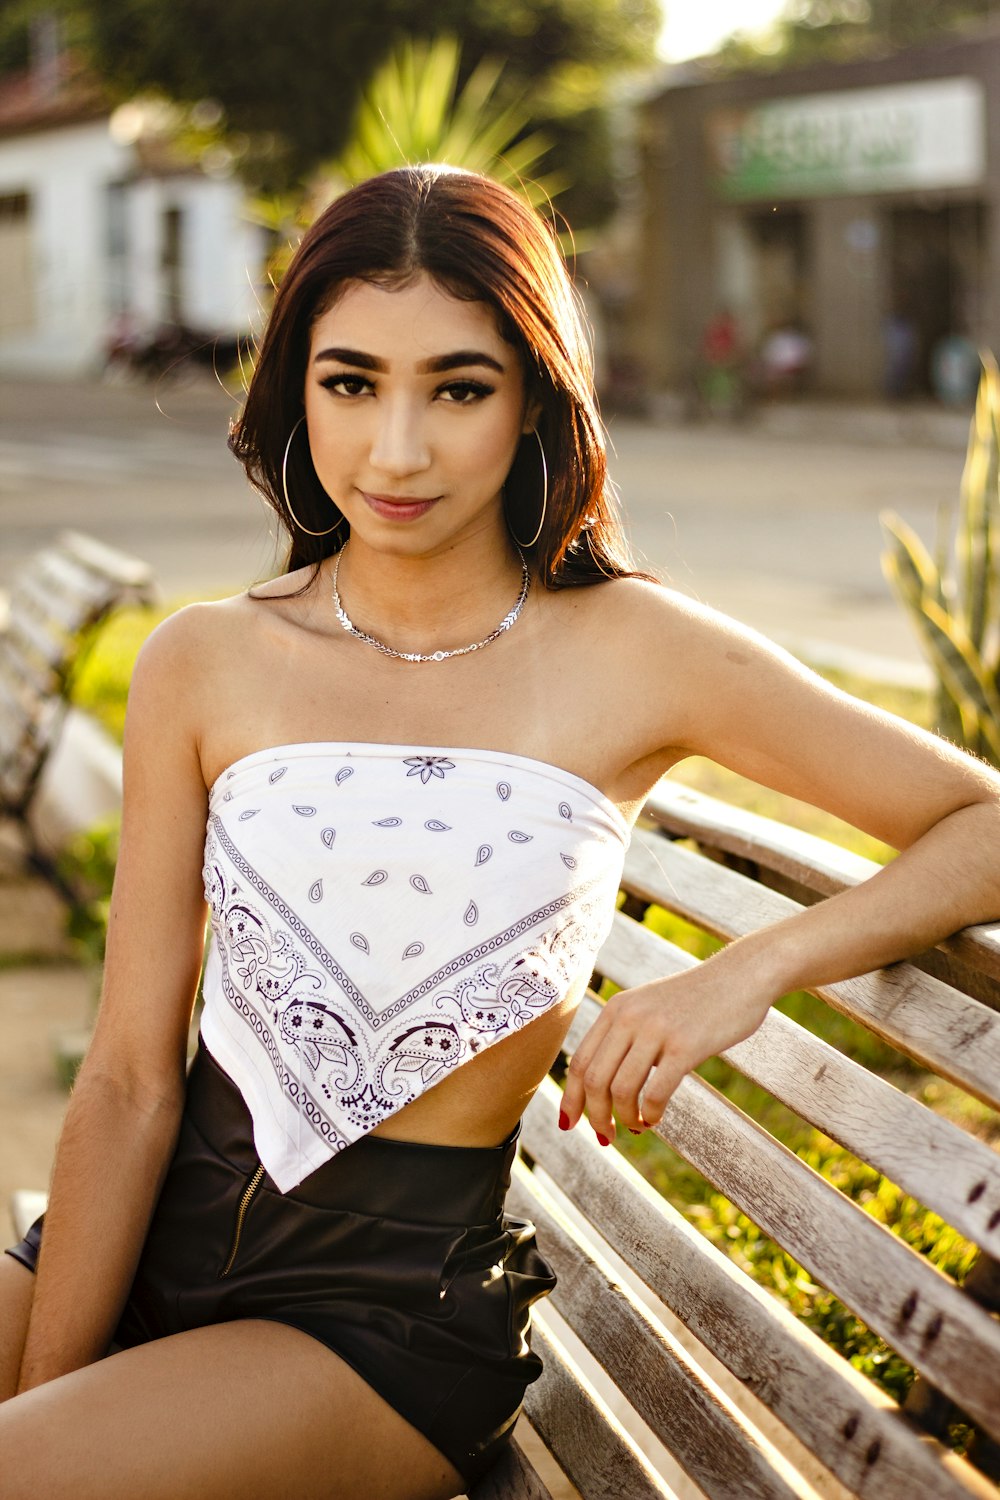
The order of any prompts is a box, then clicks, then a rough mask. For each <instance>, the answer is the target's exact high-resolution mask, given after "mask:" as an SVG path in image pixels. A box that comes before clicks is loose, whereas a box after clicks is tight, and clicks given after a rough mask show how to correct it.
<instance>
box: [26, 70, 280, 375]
mask: <svg viewBox="0 0 1000 1500" xmlns="http://www.w3.org/2000/svg"><path fill="white" fill-rule="evenodd" d="M113 123H120V122H115V117H114V116H113V115H112V113H111V111H110V110H109V108H108V106H107V105H106V104H105V103H104V102H103V101H102V100H101V99H100V97H99V95H98V94H97V92H96V90H95V89H94V88H93V87H92V86H91V85H88V84H86V83H81V82H79V81H74V80H73V79H72V78H70V79H66V78H63V79H59V77H58V76H57V74H56V73H54V72H53V71H52V70H49V72H48V73H46V72H45V71H43V70H39V69H37V68H36V69H35V70H34V71H33V72H32V73H31V74H26V75H21V76H18V77H16V78H7V79H0V373H2V374H6V375H46V376H49V375H54V376H60V375H62V376H73V375H80V374H85V373H89V372H92V371H95V370H97V369H100V368H101V366H102V364H103V361H104V354H105V349H106V346H107V342H108V337H109V333H110V331H111V329H112V328H113V327H114V326H115V325H116V324H118V323H120V322H121V320H122V319H123V317H125V318H128V319H129V320H131V321H132V322H133V323H134V324H135V325H136V326H137V327H138V328H139V329H140V330H152V329H154V328H155V327H157V326H158V325H160V324H163V323H182V324H184V325H186V326H188V327H191V328H195V329H198V330H199V331H204V332H205V333H207V334H213V335H224V336H225V335H234V334H245V333H247V332H248V331H249V330H250V329H252V328H253V327H255V326H256V325H257V323H258V321H259V320H258V295H259V288H260V286H261V284H262V277H263V264H264V258H265V253H266V242H265V235H264V232H263V231H262V230H261V229H260V228H259V227H258V226H256V225H254V224H251V223H250V222H249V221H248V220H247V219H246V217H245V213H244V197H243V193H242V190H241V188H240V185H239V183H238V181H237V180H236V179H235V178H234V177H223V178H212V177H209V176H206V175H204V174H203V173H201V172H199V171H197V170H194V169H192V168H191V167H187V166H178V164H177V163H176V162H170V161H169V160H168V161H161V162H159V163H158V164H156V165H154V164H153V163H152V162H151V160H150V153H149V152H148V151H147V150H144V149H143V147H142V143H141V138H140V139H138V140H128V139H126V138H123V135H124V133H123V132H122V131H121V130H120V129H115V128H113ZM133 134H134V132H133ZM159 155H160V156H161V157H162V156H163V153H162V152H160V153H159Z"/></svg>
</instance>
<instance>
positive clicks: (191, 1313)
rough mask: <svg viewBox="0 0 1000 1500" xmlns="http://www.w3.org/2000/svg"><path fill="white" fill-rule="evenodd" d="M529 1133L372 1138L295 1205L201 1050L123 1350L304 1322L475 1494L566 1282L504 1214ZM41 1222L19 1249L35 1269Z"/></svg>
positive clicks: (304, 1190)
mask: <svg viewBox="0 0 1000 1500" xmlns="http://www.w3.org/2000/svg"><path fill="white" fill-rule="evenodd" d="M519 1131H520V1126H519V1125H518V1127H517V1128H516V1129H515V1130H514V1131H513V1133H512V1134H511V1136H510V1137H509V1138H508V1139H507V1140H506V1141H504V1142H502V1143H501V1144H500V1145H499V1146H494V1147H478V1146H434V1145H424V1144H421V1143H418V1142H410V1141H395V1140H390V1139H388V1138H386V1137H384V1136H373V1135H367V1136H363V1137H362V1138H361V1140H359V1141H356V1142H355V1143H354V1144H353V1145H352V1146H349V1147H348V1148H347V1149H346V1150H345V1151H342V1152H341V1153H340V1154H339V1155H338V1156H335V1157H333V1158H331V1160H330V1161H328V1162H326V1163H325V1164H324V1165H323V1166H322V1167H320V1168H319V1169H318V1170H317V1171H315V1172H313V1173H312V1174H311V1175H310V1176H309V1177H307V1178H306V1179H305V1180H304V1181H303V1182H302V1183H300V1184H299V1186H298V1187H297V1188H293V1189H292V1191H291V1192H288V1193H284V1194H283V1193H279V1192H278V1190H277V1188H276V1187H275V1186H274V1184H273V1183H272V1181H271V1179H270V1178H269V1177H268V1176H267V1174H266V1173H265V1172H264V1169H263V1167H262V1166H261V1164H260V1162H259V1161H258V1158H257V1155H256V1153H255V1150H254V1145H253V1136H252V1131H251V1122H250V1115H249V1112H248V1110H247V1108H246V1105H245V1104H244V1102H243V1099H242V1096H241V1095H240V1093H239V1090H238V1089H237V1088H236V1086H235V1085H234V1084H233V1083H232V1081H231V1080H230V1078H229V1076H228V1075H227V1074H226V1073H225V1072H224V1071H223V1070H222V1068H220V1067H219V1065H218V1064H217V1063H216V1062H215V1061H214V1059H213V1058H212V1057H211V1055H210V1054H209V1053H208V1052H207V1051H206V1049H205V1048H204V1046H203V1045H202V1046H199V1049H198V1054H197V1056H196V1058H195V1061H194V1063H193V1065H192V1068H191V1073H190V1076H189V1079H188V1092H187V1101H186V1104H185V1108H184V1114H183V1118H182V1123H181V1129H180V1135H179V1137H178V1143H177V1149H176V1152H175V1154H174V1157H173V1160H172V1162H171V1165H170V1169H169V1171H168V1174H167V1177H166V1180H165V1182H164V1186H163V1191H162V1193H161V1195H160V1199H159V1202H158V1204H157V1207H156V1210H155V1212H154V1215H153V1218H152V1221H151V1223H150V1228H149V1233H148V1236H147V1239H146V1244H145V1248H144V1250H143V1253H142V1257H141V1259H140V1262H139V1266H138V1270H137V1272H136V1276H135V1281H134V1283H133V1285H132V1289H131V1292H130V1294H129V1298H128V1301H127V1303H126V1306H125V1311H124V1313H123V1315H122V1319H121V1322H120V1324H119V1327H118V1329H117V1332H116V1334H115V1342H116V1343H118V1344H120V1345H121V1346H122V1347H124V1348H128V1347H131V1346H132V1345H135V1344H140V1343H145V1342H147V1341H149V1340H150V1339H155V1338H162V1337H164V1336H165V1335H167V1334H172V1333H180V1332H182V1331H184V1330H185V1329H189V1328H199V1327H202V1326H204V1325H205V1324H209V1323H219V1322H225V1321H227V1320H228V1319H232V1318H265V1319H270V1320H273V1321H275V1322H279V1323H288V1324H290V1325H291V1326H292V1327H294V1328H300V1329H302V1330H303V1331H304V1332H305V1333H308V1334H311V1335H312V1337H313V1338H317V1339H319V1340H320V1341H321V1342H322V1343H324V1344H326V1345H327V1346H328V1348H330V1349H332V1350H334V1351H335V1353H337V1354H338V1355H340V1357H341V1358H342V1359H344V1360H346V1361H347V1363H348V1364H349V1365H351V1366H353V1368H354V1369H355V1370H357V1372H358V1373H359V1374H360V1375H361V1376H362V1377H363V1378H364V1379H365V1380H366V1381H367V1383H368V1384H369V1385H371V1386H372V1387H373V1388H374V1389H375V1390H376V1391H378V1393H379V1394H380V1395H381V1396H383V1397H384V1399H385V1400H386V1401H388V1402H389V1403H390V1405H391V1406H393V1407H394V1408H395V1410H396V1411H398V1412H399V1413H400V1414H401V1415H402V1416H403V1417H405V1418H406V1420H407V1421H408V1422H410V1423H412V1425H413V1426H414V1427H416V1428H417V1429H418V1430H419V1431H420V1432H422V1433H424V1435H425V1436H426V1437H427V1438H428V1439H429V1440H430V1442H432V1443H433V1444H434V1446H435V1447H436V1448H438V1449H439V1450H440V1451H441V1452H442V1453H443V1454H445V1456H446V1457H447V1458H448V1459H449V1460H450V1461H451V1463H453V1464H454V1466H455V1468H456V1469H458V1470H459V1472H460V1473H461V1474H462V1476H463V1478H464V1479H465V1481H466V1483H467V1485H471V1484H473V1483H474V1482H475V1481H476V1479H478V1478H479V1476H480V1475H481V1474H482V1473H483V1472H484V1471H485V1470H486V1469H487V1468H488V1467H489V1465H490V1464H491V1463H492V1462H493V1460H494V1459H495V1458H496V1456H497V1454H498V1452H499V1450H500V1448H501V1447H502V1446H503V1445H504V1443H505V1442H506V1441H507V1440H508V1438H509V1436H510V1432H511V1428H512V1427H513V1424H514V1421H515V1419H516V1417H517V1414H518V1410H519V1408H520V1405H521V1401H522V1398H523V1395H524V1389H525V1387H526V1386H527V1385H528V1384H529V1383H530V1382H531V1381H533V1380H536V1379H537V1378H538V1376H539V1374H540V1373H541V1361H540V1360H539V1358H538V1356H537V1355H535V1354H533V1353H532V1352H531V1350H530V1347H529V1343H528V1329H529V1309H530V1306H531V1303H532V1302H534V1301H535V1300H536V1299H537V1298H538V1297H541V1296H543V1295H545V1293H547V1292H549V1291H551V1289H552V1287H553V1286H554V1285H555V1277H554V1275H553V1274H552V1271H551V1269H550V1268H549V1266H548V1265H547V1264H546V1262H545V1261H544V1260H543V1259H542V1257H541V1255H539V1253H538V1251H537V1249H536V1248H535V1238H534V1226H533V1225H532V1224H530V1223H529V1222H528V1221H526V1220H524V1219H516V1218H512V1217H511V1216H509V1215H505V1214H504V1212H503V1203H504V1196H505V1194H506V1191H507V1187H508V1185H509V1181H510V1168H511V1162H512V1161H513V1158H514V1154H515V1151H516V1147H517V1136H518V1133H519ZM42 1224H43V1221H42V1220H41V1219H39V1220H38V1221H37V1223H35V1224H33V1225H32V1227H31V1229H30V1230H29V1231H28V1233H27V1235H26V1236H25V1238H24V1239H23V1240H22V1241H21V1243H20V1244H19V1245H17V1246H15V1247H14V1248H13V1249H12V1250H10V1251H8V1254H10V1255H13V1256H14V1257H15V1259H17V1260H19V1261H21V1262H22V1264H24V1265H26V1266H28V1267H29V1269H32V1270H33V1269H34V1266H35V1261H36V1258H37V1254H38V1247H39V1244H40V1241H41V1235H42Z"/></svg>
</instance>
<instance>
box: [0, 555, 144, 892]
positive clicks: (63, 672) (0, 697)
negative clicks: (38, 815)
mask: <svg viewBox="0 0 1000 1500" xmlns="http://www.w3.org/2000/svg"><path fill="white" fill-rule="evenodd" d="M154 597H155V595H154V589H153V583H152V573H151V570H150V568H149V567H148V565H147V564H146V563H144V562H140V561H139V560H138V559H137V558H134V557H128V556H126V554H125V553H123V552H118V551H117V550H116V549H114V548H112V547H108V546H105V545H104V543H102V542H97V541H95V540H94V539H93V538H92V537H87V536H82V535H81V534H80V533H79V532H74V531H67V532H64V533H63V534H62V535H61V536H59V537H58V539H57V540H56V541H55V542H54V543H53V545H52V546H50V547H46V548H45V549H44V550H43V551H41V552H39V553H37V554H36V555H35V556H34V557H33V558H32V559H31V560H30V561H29V563H28V564H27V565H26V567H25V568H24V569H23V570H22V572H21V573H20V575H19V576H18V578H17V579H16V580H15V582H14V585H13V587H12V589H11V593H10V599H9V603H8V607H7V610H6V618H5V619H4V620H3V622H2V628H0V812H2V813H3V814H4V815H5V816H6V817H9V818H13V819H14V820H16V822H17V823H18V824H19V825H20V827H21V829H22V832H23V834H24V839H25V850H26V854H27V857H28V859H29V861H30V862H31V863H32V864H33V865H35V867H36V868H38V869H39V870H41V872H42V873H43V874H44V875H45V876H46V878H47V879H50V880H52V881H53V882H54V883H55V884H56V885H57V886H59V888H60V889H63V882H62V881H61V880H60V878H59V876H58V873H57V871H56V869H55V866H54V864H53V861H52V860H51V858H50V857H49V856H48V855H47V854H46V853H45V852H44V851H43V850H42V849H41V848H40V847H39V845H38V842H37V840H36V839H35V837H34V835H33V833H32V830H31V826H30V823H29V810H30V808H31V803H32V800H33V798H34V796H35V793H36V791H37V789H38V783H39V779H40V777H41V774H42V771H43V770H44V768H45V764H46V761H47V760H48V757H49V755H50V754H51V752H52V750H53V748H54V746H55V744H56V741H57V739H58V737H59V733H60V730H61V728H62V723H63V719H64V717H65V713H66V709H67V706H68V703H69V695H70V691H71V688H72V685H73V682H74V679H75V676H76V673H77V672H78V670H79V668H80V665H81V662H82V661H83V659H84V656H85V655H86V652H87V650H88V649H89V647H90V645H91V644H92V643H93V640H94V638H95V636H96V633H97V627H98V626H99V625H100V624H101V622H102V621H103V620H104V619H105V617H106V616H107V615H108V614H109V613H110V611H111V610H112V609H115V608H116V607H117V606H119V605H122V604H151V603H152V602H153V599H154ZM63 893H64V894H68V893H67V892H66V891H65V890H64V892H63Z"/></svg>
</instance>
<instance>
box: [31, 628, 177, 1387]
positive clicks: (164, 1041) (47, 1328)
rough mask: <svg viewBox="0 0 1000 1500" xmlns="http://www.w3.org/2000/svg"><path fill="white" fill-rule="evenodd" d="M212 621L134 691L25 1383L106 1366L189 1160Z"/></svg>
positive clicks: (144, 659)
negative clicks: (146, 1253) (173, 1169)
mask: <svg viewBox="0 0 1000 1500" xmlns="http://www.w3.org/2000/svg"><path fill="white" fill-rule="evenodd" d="M204 623H205V617H204V615H203V614H202V612H201V609H199V608H195V609H190V610H184V611H181V612H180V613H179V614H177V615H173V616H171V617H170V618H169V619H167V620H166V621H164V623H163V624H162V625H161V626H159V627H158V629H157V630H156V631H155V632H154V633H153V635H151V636H150V638H149V640H148V641H147V642H146V644H145V646H144V647H143V650H142V652H141V653H140V656H139V660H138V661H137V662H136V667H135V671H134V674H133V677H132V683H131V686H130V689H129V702H128V714H127V718H126V725H125V745H124V801H123V809H122V836H121V848H120V854H119V859H118V865H117V869H116V873H115V880H114V888H113V892H112V897H111V908H110V916H109V921H108V941H107V954H106V961H105V970H104V984H103V989H102V995H101V1005H100V1009H99V1012H98V1017H97V1024H96V1027H95V1031H94V1036H93V1040H92V1042H91V1045H90V1048H89V1050H88V1052H87V1056H86V1058H85V1060H84V1062H83V1065H82V1067H81V1069H80V1072H79V1075H78V1078H77V1082H76V1085H75V1087H74V1089H73V1093H72V1095H71V1098H70V1101H69V1105H68V1108H67V1112H66V1119H65V1123H64V1126H63V1131H62V1135H61V1137H60V1141H59V1146H58V1150H57V1152H56V1160H55V1166H54V1170H53V1175H52V1181H51V1186H50V1196H49V1208H48V1211H47V1213H46V1217H45V1229H44V1234H43V1243H42V1249H41V1253H40V1256H39V1262H38V1269H37V1275H36V1283H35V1290H34V1297H33V1302H32V1312H31V1320H30V1323H29V1326H28V1336H27V1341H26V1344H25V1350H24V1356H23V1359H22V1362H21V1376H20V1382H19V1386H18V1389H19V1390H29V1389H30V1388H31V1387H33V1386H36V1385H40V1384H42V1383H43V1382H44V1381H47V1380H51V1379H54V1378H55V1377H56V1376H58V1375H62V1374H65V1373H66V1372H68V1371H70V1370H74V1369H78V1368H80V1367H81V1366H83V1365H86V1364H89V1363H91V1362H92V1361H93V1360H95V1359H99V1358H101V1356H102V1355H103V1354H104V1353H105V1352H106V1350H107V1347H108V1344H109V1343H110V1341H111V1338H112V1335H113V1333H114V1330H115V1327H116V1326H117V1322H118V1318H119V1316H120V1313H121V1309H122V1307H123V1304H124V1301H125V1298H126V1297H127V1295H128V1291H129V1288H130V1286H131V1282H132V1277H133V1275H134V1272H135V1267H136V1264H137V1262H138V1259H139V1254H140V1252H141V1249H142V1245H143V1242H144V1239H145V1234H146V1230H147V1228H148V1224H149V1220H150V1217H151V1215H152V1211H153V1208H154V1206H155V1204H156V1200H157V1197H158V1195H159V1191H160V1187H161V1185H162V1182H163V1178H164V1175H165V1173H166V1169H167V1166H168V1164H169V1161H170V1157H171V1155H172V1153H173V1148H174V1144H175V1141H176V1136H177V1130H178V1126H179V1122H180V1116H181V1109H182V1105H183V1099H184V1078H185V1057H186V1044H187V1034H188V1028H189V1025H190V1019H191V1013H192V1009H193V1005H194V998H195V993H196V990H197V985H198V976H199V973H200V968H201V956H202V945H203V939H204V929H205V915H206V912H205V900H204V893H203V885H202V877H201V869H202V861H203V850H204V840H205V820H206V814H207V792H206V789H205V784H204V780H203V777H202V773H201V767H200V761H199V755H198V741H199V735H198V721H199V714H198V701H199V698H201V699H202V700H204V697H205V696H206V694H205V691H204V687H203V684H204V682H205V677H204V675H203V672H204V668H203V663H204V659H205V655H206V654H207V653H205V652H204V649H203V648H204V634H203V629H202V628H200V627H203V625H204Z"/></svg>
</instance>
